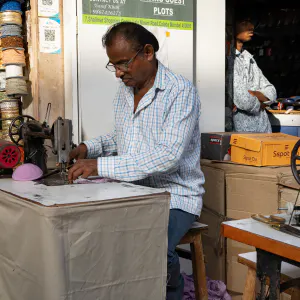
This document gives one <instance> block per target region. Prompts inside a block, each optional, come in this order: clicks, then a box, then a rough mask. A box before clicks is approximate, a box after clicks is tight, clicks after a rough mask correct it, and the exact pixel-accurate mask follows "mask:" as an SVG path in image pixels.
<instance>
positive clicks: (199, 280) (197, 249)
mask: <svg viewBox="0 0 300 300" xmlns="http://www.w3.org/2000/svg"><path fill="white" fill-rule="evenodd" d="M190 245H191V254H192V264H193V274H194V283H195V294H196V300H207V299H208V293H207V285H206V272H205V263H204V255H203V249H202V241H201V235H200V234H197V236H196V237H195V239H194V242H193V243H191V244H190Z"/></svg>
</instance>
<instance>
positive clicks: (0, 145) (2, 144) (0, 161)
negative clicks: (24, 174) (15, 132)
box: [0, 140, 21, 169]
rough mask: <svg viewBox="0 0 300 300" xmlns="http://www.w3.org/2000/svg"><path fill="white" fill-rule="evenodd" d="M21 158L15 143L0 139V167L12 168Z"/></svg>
mask: <svg viewBox="0 0 300 300" xmlns="http://www.w3.org/2000/svg"><path fill="white" fill-rule="evenodd" d="M20 160H21V152H20V150H19V148H18V146H17V145H15V144H13V143H10V142H7V141H4V140H0V168H2V169H12V168H14V167H15V166H16V165H17V164H18V163H19V162H20Z"/></svg>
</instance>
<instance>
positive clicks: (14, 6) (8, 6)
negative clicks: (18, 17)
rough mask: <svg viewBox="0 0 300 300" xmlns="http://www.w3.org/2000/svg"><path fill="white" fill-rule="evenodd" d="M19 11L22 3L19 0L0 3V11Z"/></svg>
mask: <svg viewBox="0 0 300 300" xmlns="http://www.w3.org/2000/svg"><path fill="white" fill-rule="evenodd" d="M8 10H10V11H17V12H21V11H22V10H21V3H20V1H17V0H7V1H5V2H3V3H1V4H0V11H8Z"/></svg>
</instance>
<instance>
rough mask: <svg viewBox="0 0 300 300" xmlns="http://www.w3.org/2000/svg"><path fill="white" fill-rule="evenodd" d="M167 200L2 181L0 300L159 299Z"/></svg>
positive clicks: (145, 192)
mask: <svg viewBox="0 0 300 300" xmlns="http://www.w3.org/2000/svg"><path fill="white" fill-rule="evenodd" d="M169 203H170V195H169V193H167V192H165V191H163V190H161V189H153V188H148V187H143V186H137V185H133V184H130V183H122V182H107V183H98V184H95V183H93V184H72V185H64V186H45V185H42V184H36V183H35V182H17V181H13V180H12V179H0V299H7V300H8V299H9V300H67V299H68V300H83V299H84V300H96V299H99V300H100V299H105V300H110V299H111V300H117V299H118V300H131V299H132V300H133V299H134V300H149V299H155V300H164V299H165V294H166V277H167V229H168V218H169Z"/></svg>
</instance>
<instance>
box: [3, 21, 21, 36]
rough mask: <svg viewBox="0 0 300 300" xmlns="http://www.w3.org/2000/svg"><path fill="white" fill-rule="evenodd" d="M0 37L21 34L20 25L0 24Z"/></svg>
mask: <svg viewBox="0 0 300 300" xmlns="http://www.w3.org/2000/svg"><path fill="white" fill-rule="evenodd" d="M0 30H1V37H6V36H20V37H21V36H22V27H20V26H19V25H14V24H12V25H3V26H1V29H0Z"/></svg>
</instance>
